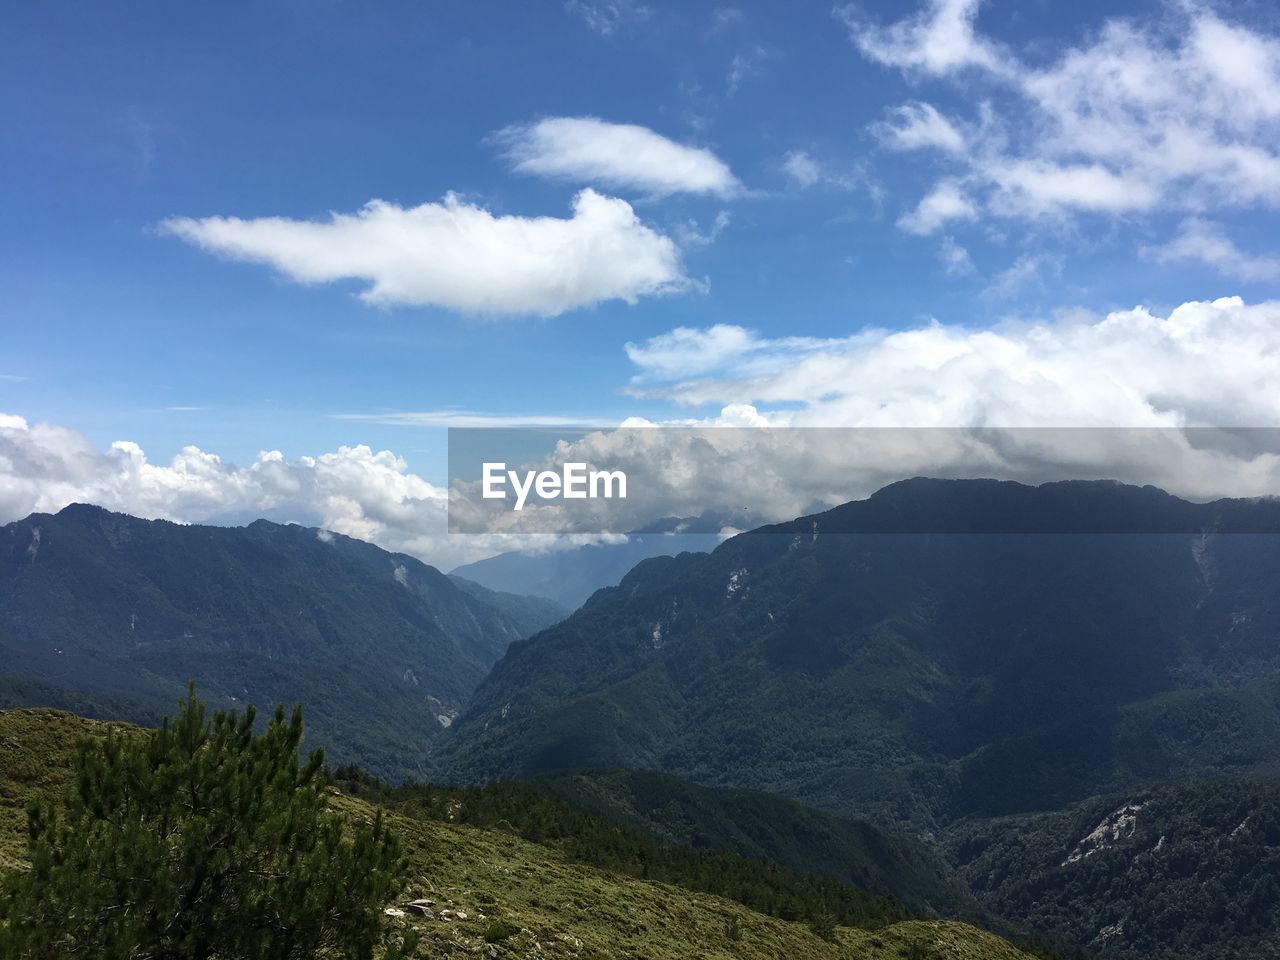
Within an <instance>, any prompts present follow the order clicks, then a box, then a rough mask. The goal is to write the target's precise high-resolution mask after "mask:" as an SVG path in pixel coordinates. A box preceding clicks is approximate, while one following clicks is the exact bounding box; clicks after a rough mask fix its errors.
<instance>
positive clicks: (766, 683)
mask: <svg viewBox="0 0 1280 960" xmlns="http://www.w3.org/2000/svg"><path fill="white" fill-rule="evenodd" d="M1250 530H1256V531H1266V535H1254V534H1250V533H1247V532H1244V531H1250ZM1108 531H1114V532H1108ZM1277 532H1280V502H1276V501H1273V500H1260V501H1219V502H1216V503H1211V504H1195V503H1189V502H1187V501H1184V500H1180V499H1178V498H1176V497H1172V496H1170V495H1168V494H1166V493H1163V492H1161V491H1159V490H1155V489H1154V488H1149V487H1148V488H1138V487H1129V486H1124V485H1120V484H1115V483H1109V482H1094V483H1079V482H1073V483H1055V484H1045V485H1042V486H1039V487H1027V486H1023V485H1020V484H1016V483H1005V482H996V481H933V480H914V481H906V482H903V483H899V484H894V485H892V486H890V487H887V488H885V489H884V490H882V491H880V492H878V493H877V494H875V495H874V496H872V497H871V498H869V499H868V500H865V501H857V502H854V503H850V504H846V505H844V506H841V507H837V508H836V509H834V510H831V511H828V512H826V513H823V514H819V515H815V516H811V517H805V518H802V519H800V520H797V521H794V522H792V523H788V524H781V525H776V526H773V527H766V528H762V529H761V530H759V531H755V532H752V533H749V534H745V535H742V536H738V537H735V538H733V539H732V540H729V541H727V542H726V543H724V544H722V545H721V546H720V547H718V548H717V549H716V550H715V551H713V552H712V553H710V554H686V555H683V556H680V557H674V558H672V557H664V558H656V559H651V560H647V561H644V562H643V563H641V564H639V565H638V566H637V567H636V568H635V569H634V570H632V571H631V572H630V573H629V574H628V575H627V576H626V577H625V578H624V579H623V580H622V582H621V583H620V584H619V585H618V586H617V587H614V588H610V589H606V590H603V591H601V592H599V593H597V594H596V595H595V596H594V597H593V598H592V599H591V600H590V601H588V602H587V603H586V604H585V605H584V606H583V607H582V608H581V609H580V610H578V611H577V612H576V613H575V614H574V615H573V616H571V617H570V618H569V619H567V620H565V621H564V622H563V623H560V624H558V625H557V626H555V627H553V628H551V629H550V630H547V631H545V632H543V633H542V634H539V635H538V636H537V637H536V638H534V639H532V640H527V641H522V642H518V643H515V644H513V645H512V647H511V648H510V650H509V651H508V653H507V655H506V656H505V657H504V658H503V660H502V661H501V662H499V663H498V664H497V665H496V666H495V668H494V670H493V672H492V673H491V674H490V676H489V677H488V678H487V679H486V681H485V682H484V684H482V685H481V687H480V688H479V689H478V690H477V692H476V694H475V696H474V698H473V699H472V701H471V703H470V705H469V706H468V708H467V710H466V711H465V712H464V713H463V715H462V716H461V717H460V718H459V720H458V722H457V723H455V724H454V726H453V728H452V729H451V730H450V731H449V734H448V736H446V737H445V738H443V740H442V743H441V744H440V758H441V763H442V770H443V771H444V772H446V773H447V775H448V776H450V777H452V778H454V779H458V780H483V779H486V778H489V777H495V776H496V777H513V776H531V775H537V774H542V773H547V772H551V771H556V770H565V769H573V768H582V767H597V768H600V767H629V768H653V769H661V770H665V771H667V772H670V773H673V774H676V775H678V776H682V777H686V778H689V779H692V780H695V781H698V782H702V783H705V784H712V785H729V786H739V787H751V788H756V789H763V790H769V791H771V792H777V793H782V794H786V795H789V796H792V797H796V798H798V799H802V800H805V801H806V802H809V803H812V804H814V805H816V806H819V807H821V808H824V809H827V810H831V811H834V812H841V813H849V814H857V815H863V816H870V817H871V818H872V819H875V820H877V821H878V822H880V823H881V824H885V825H893V826H909V827H912V828H915V829H918V830H924V831H937V830H939V829H941V828H942V827H943V826H945V825H946V824H948V823H950V822H953V821H955V820H956V819H959V818H962V817H966V816H974V817H988V816H995V815H1001V814H1010V813H1017V812H1022V811H1033V810H1045V809H1054V808H1057V807H1061V806H1063V805H1065V804H1068V803H1071V802H1075V801H1078V800H1082V799H1084V798H1086V797H1089V796H1092V795H1095V794H1100V793H1105V792H1110V791H1116V790H1122V789H1125V788H1126V787H1129V786H1131V785H1134V784H1137V783H1143V782H1150V781H1155V780H1160V779H1173V778H1179V777H1184V776H1189V775H1208V774H1214V773H1231V772H1235V773H1243V772H1252V771H1263V770H1270V769H1277V768H1280V737H1277V736H1276V734H1277V732H1278V731H1280V643H1278V642H1277V639H1278V638H1280V596H1278V595H1277V590H1276V584H1277V583H1280V536H1276V535H1275V534H1276V533H1277Z"/></svg>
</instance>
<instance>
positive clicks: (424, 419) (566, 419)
mask: <svg viewBox="0 0 1280 960" xmlns="http://www.w3.org/2000/svg"><path fill="white" fill-rule="evenodd" d="M334 416H335V419H337V420H351V421H354V422H357V423H379V424H383V425H384V426H392V427H500V428H504V429H521V428H526V427H581V428H588V429H589V428H596V427H611V426H617V424H618V423H619V421H620V420H621V418H620V417H613V418H601V417H593V418H584V417H582V416H574V415H565V416H558V415H556V414H538V413H511V414H505V413H477V412H475V411H472V410H388V411H383V412H379V413H339V414H335V415H334Z"/></svg>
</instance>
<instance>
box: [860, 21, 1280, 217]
mask: <svg viewBox="0 0 1280 960" xmlns="http://www.w3.org/2000/svg"><path fill="white" fill-rule="evenodd" d="M977 10H978V2H977V0H931V2H930V3H929V4H928V5H927V6H926V7H925V8H924V9H923V10H922V11H920V12H919V13H917V14H915V15H913V16H911V17H908V18H907V19H905V20H903V21H901V22H898V23H895V24H891V25H889V26H887V27H885V26H875V25H871V24H868V23H866V22H865V21H863V20H862V19H860V18H859V17H857V16H854V15H852V14H851V13H849V12H848V11H844V12H843V13H842V14H841V16H842V17H843V19H844V20H845V22H846V23H847V24H848V25H849V28H850V33H851V37H852V39H853V41H854V43H855V45H856V46H857V47H858V49H859V50H860V51H861V52H862V53H863V54H864V55H865V56H866V57H868V58H869V59H871V60H873V61H875V62H877V63H881V64H885V65H887V66H893V67H898V68H900V69H903V70H906V71H908V72H917V73H919V72H923V73H927V74H931V75H935V76H939V77H945V78H949V79H951V80H953V81H954V82H956V83H958V84H959V83H962V82H963V83H968V82H969V81H970V80H972V79H973V78H975V77H978V78H983V79H985V80H986V81H987V82H988V83H989V85H990V86H989V93H990V96H989V97H984V98H983V99H981V100H980V101H978V103H979V106H978V107H977V116H976V117H975V118H974V119H973V120H972V122H962V121H958V120H957V119H956V118H953V117H947V116H944V115H943V114H942V113H940V112H939V111H937V110H936V109H935V108H933V107H932V106H930V105H927V104H922V103H918V102H915V101H912V102H908V103H906V104H903V105H902V106H900V107H898V108H897V109H896V110H895V111H894V112H892V113H891V114H890V117H889V119H888V120H886V121H885V122H883V123H881V124H879V125H877V126H876V127H875V128H874V130H875V132H876V133H877V134H878V135H879V137H880V139H881V140H882V141H884V142H885V143H886V144H887V145H888V146H890V147H892V148H894V149H925V148H928V149H935V150H941V151H942V153H943V155H944V157H950V158H951V160H950V162H951V163H952V164H953V168H952V169H950V170H948V171H946V172H945V173H944V174H943V180H942V183H947V182H950V183H952V184H960V185H962V187H963V189H964V190H965V193H966V195H967V196H968V197H969V198H970V200H971V201H972V202H973V204H974V205H975V207H976V208H978V209H980V210H981V211H983V212H985V213H988V214H991V215H995V216H1001V217H1009V218H1026V219H1036V218H1043V217H1046V216H1050V217H1058V218H1061V217H1064V216H1069V215H1073V214H1100V215H1108V216H1119V215H1134V214H1142V213H1147V212H1151V211H1161V212H1163V211H1168V210H1182V211H1185V212H1187V213H1189V214H1195V213H1197V212H1198V211H1200V210H1203V209H1205V208H1208V207H1211V206H1217V207H1228V208H1245V209H1247V208H1252V207H1256V206H1258V205H1261V206H1265V207H1271V208H1274V207H1276V206H1278V205H1280V151H1278V150H1277V146H1276V145H1277V143H1280V39H1278V38H1277V37H1275V36H1273V35H1270V34H1266V33H1263V32H1261V31H1260V30H1255V29H1250V28H1247V27H1244V26H1239V25H1235V24H1231V23H1228V22H1226V21H1225V20H1223V19H1222V18H1221V17H1219V16H1218V15H1217V14H1216V13H1214V12H1213V11H1212V10H1211V9H1209V8H1208V7H1206V6H1203V5H1201V4H1197V3H1189V4H1185V5H1180V6H1178V7H1177V8H1175V9H1174V10H1172V11H1171V14H1170V16H1169V17H1167V18H1160V19H1155V18H1152V19H1150V20H1148V21H1144V22H1137V21H1131V20H1126V19H1112V20H1109V21H1107V22H1106V23H1105V24H1103V25H1102V27H1101V29H1100V30H1098V31H1097V32H1096V33H1094V34H1092V35H1091V39H1090V40H1089V41H1087V42H1085V43H1084V44H1082V45H1080V46H1078V47H1076V48H1074V49H1069V50H1066V51H1065V52H1063V53H1062V54H1061V55H1060V56H1058V57H1057V58H1056V59H1054V60H1052V61H1050V62H1048V63H1047V64H1044V65H1032V64H1030V63H1026V62H1023V61H1021V60H1019V59H1018V58H1017V57H1016V56H1014V55H1013V54H1011V53H1010V52H1009V51H1008V50H1006V49H1005V48H1003V47H1002V46H1001V45H1000V44H998V43H997V42H996V41H994V40H992V39H990V38H987V37H984V36H983V34H982V33H981V31H980V30H979V29H978V28H977V26H976V23H975V17H976V14H977ZM962 69H963V70H966V71H967V73H966V76H965V77H961V76H959V72H960V71H961V70H962ZM962 89H963V90H964V92H965V93H966V94H968V95H969V97H970V99H976V98H973V97H972V94H971V91H970V89H969V88H968V87H964V88H962ZM937 189H938V187H937V186H935V188H934V192H936V190H937ZM926 199H927V198H926ZM916 221H917V218H915V217H913V216H911V215H908V216H907V217H904V218H903V221H902V223H903V226H904V228H906V229H913V225H914V224H915V223H916Z"/></svg>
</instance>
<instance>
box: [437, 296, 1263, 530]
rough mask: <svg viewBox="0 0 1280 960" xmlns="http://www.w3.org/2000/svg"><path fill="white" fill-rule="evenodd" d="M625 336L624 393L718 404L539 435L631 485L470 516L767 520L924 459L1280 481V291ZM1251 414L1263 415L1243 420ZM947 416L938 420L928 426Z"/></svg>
mask: <svg viewBox="0 0 1280 960" xmlns="http://www.w3.org/2000/svg"><path fill="white" fill-rule="evenodd" d="M627 353H628V356H629V357H630V359H631V360H632V362H633V363H634V364H635V365H636V367H637V374H636V378H635V380H634V382H633V384H632V386H631V388H630V392H631V393H632V394H634V395H638V396H644V397H649V398H664V399H668V400H674V401H677V402H684V403H688V404H691V405H696V406H705V405H719V406H720V412H719V413H718V414H711V415H695V416H691V417H689V418H685V419H681V420H665V421H661V422H657V421H650V420H644V419H639V418H633V419H629V420H627V421H624V422H623V424H621V426H620V427H619V428H617V429H610V430H600V431H594V432H591V433H589V434H587V435H586V436H582V437H578V438H575V439H572V440H564V439H561V440H560V442H555V439H554V438H553V439H549V440H548V442H547V447H548V450H549V453H548V454H547V455H546V457H544V458H543V459H542V460H539V461H536V462H534V463H530V464H527V465H526V466H530V467H532V466H539V467H543V468H550V469H556V468H557V467H558V465H559V464H563V463H565V462H584V463H587V464H592V465H594V466H597V467H607V468H608V469H621V470H624V471H625V472H626V474H627V478H628V490H629V492H628V498H627V499H626V500H625V501H617V500H614V501H580V502H576V503H575V504H573V505H571V506H565V505H564V503H563V502H560V501H557V502H554V503H543V504H535V505H533V506H532V507H530V506H528V505H526V509H525V510H524V511H522V512H521V513H520V514H515V513H513V512H511V511H509V510H503V509H501V505H499V504H496V503H495V502H493V501H481V500H479V499H472V500H471V501H470V503H471V505H472V506H473V508H474V509H470V510H469V512H467V513H466V514H465V520H464V521H462V522H463V523H464V525H465V528H466V529H473V530H481V529H482V530H490V531H495V530H496V531H505V532H513V531H517V530H522V531H534V530H536V531H542V532H553V531H562V530H576V531H584V530H592V529H597V530H613V531H617V530H625V529H633V528H634V526H635V525H638V524H640V523H643V522H644V521H645V520H647V519H650V518H652V517H654V516H663V515H668V516H691V515H695V514H698V513H700V512H702V511H704V510H719V511H730V512H731V511H734V510H737V511H741V512H742V515H743V516H744V517H751V518H753V519H754V520H756V521H762V520H763V521H767V520H777V519H784V518H789V517H792V516H796V515H799V514H802V513H805V512H811V511H814V510H816V509H820V508H821V507H823V506H825V505H834V504H836V503H840V502H844V501H846V500H849V499H852V498H855V497H858V496H865V495H867V494H869V493H871V492H873V491H874V490H876V489H878V488H879V487H880V486H883V485H884V484H886V483H889V482H892V481H894V480H897V479H901V478H903V477H910V476H918V475H928V476H951V477H975V476H979V477H1001V478H1008V479H1016V480H1021V481H1024V482H1037V483H1038V482H1044V481H1046V480H1053V479H1064V478H1082V479H1099V478H1107V479H1119V480H1122V481H1125V482H1131V483H1154V484H1156V485H1159V486H1162V487H1164V488H1165V489H1168V490H1170V491H1172V492H1174V493H1178V494H1181V495H1184V496H1189V497H1192V498H1205V499H1207V498H1212V497H1217V496H1260V495H1275V494H1276V493H1277V492H1278V491H1280V430H1277V429H1276V428H1277V427H1278V426H1280V394H1278V393H1277V392H1276V391H1275V390H1274V388H1273V386H1272V384H1273V380H1274V370H1275V368H1276V365H1277V361H1278V360H1280V303H1275V302H1264V303H1257V304H1247V303H1245V302H1244V301H1243V300H1241V299H1240V298H1235V297H1230V298H1223V299H1220V300H1215V301H1211V302H1205V301H1193V302H1188V303H1184V304H1183V305H1181V306H1179V307H1178V308H1176V309H1174V310H1172V311H1170V312H1169V313H1168V314H1167V315H1164V316H1162V315H1159V314H1156V313H1153V312H1151V311H1150V310H1147V309H1144V308H1141V307H1138V308H1134V309H1132V310H1123V311H1116V312H1113V313H1110V314H1107V315H1106V316H1096V315H1089V314H1085V313H1083V312H1074V313H1070V312H1068V313H1063V314H1061V315H1059V316H1058V317H1056V318H1055V319H1053V320H1049V321H1043V322H1037V323H1006V324H1004V325H1002V326H1000V327H998V328H995V329H985V330H975V329H970V328H966V327H960V326H954V325H947V324H942V323H938V322H936V321H935V322H930V323H928V324H925V325H922V326H919V327H915V328H912V329H906V330H894V331H890V330H876V329H867V330H863V331H861V332H859V333H857V334H855V335H852V336H850V337H847V338H842V339H817V338H802V337H785V338H767V337H762V336H760V335H759V334H757V333H755V332H753V331H751V330H747V329H745V328H743V327H739V326H735V325H729V324H719V325H716V326H713V327H708V328H705V329H694V328H679V329H676V330H672V331H670V332H668V333H665V334H661V335H659V336H657V337H653V338H651V339H650V340H647V341H644V342H643V343H631V344H628V345H627ZM1259 426H1261V427H1266V428H1269V429H1266V430H1262V431H1256V430H1244V429H1240V428H1242V427H1259ZM673 427H678V428H680V429H671V428H673ZM939 427H941V428H950V429H942V430H939V429H928V428H939ZM662 428H667V429H662ZM795 428H803V429H795ZM864 428H865V429H864ZM920 428H926V429H920ZM1080 428H1086V429H1080ZM1088 428H1096V429H1088ZM1113 428H1126V429H1113ZM1220 428H1221V429H1220ZM553 446H554V449H551V448H552V447H553ZM458 486H459V485H458V484H456V483H455V492H456V491H457V489H458ZM462 486H465V484H464V485H462Z"/></svg>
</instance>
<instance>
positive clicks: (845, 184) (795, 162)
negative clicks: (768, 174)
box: [781, 150, 884, 211]
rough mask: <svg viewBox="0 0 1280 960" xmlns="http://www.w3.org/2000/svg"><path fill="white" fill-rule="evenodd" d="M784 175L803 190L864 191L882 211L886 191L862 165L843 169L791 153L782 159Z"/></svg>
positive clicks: (809, 155)
mask: <svg viewBox="0 0 1280 960" xmlns="http://www.w3.org/2000/svg"><path fill="white" fill-rule="evenodd" d="M781 166H782V172H783V173H784V174H786V175H787V178H788V179H789V180H790V181H791V182H792V183H794V184H795V185H796V186H797V187H800V188H801V189H802V190H808V189H810V188H812V187H817V186H822V187H832V188H835V189H837V190H859V189H864V190H866V191H867V195H868V196H869V197H870V198H871V201H872V202H873V203H874V204H875V205H876V208H877V211H878V210H879V207H880V204H881V201H882V200H883V192H884V191H883V188H882V187H881V186H880V184H878V183H877V182H876V181H875V180H874V179H872V178H871V177H870V176H869V175H868V174H867V171H866V170H865V169H864V168H863V167H861V166H855V167H852V168H848V169H844V170H840V169H834V168H833V167H832V166H831V165H830V164H828V163H824V162H822V161H821V160H818V159H817V158H816V157H814V156H813V155H812V154H810V153H809V152H807V151H805V150H791V151H788V152H787V154H786V155H785V156H783V158H782V164H781Z"/></svg>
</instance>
